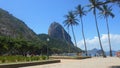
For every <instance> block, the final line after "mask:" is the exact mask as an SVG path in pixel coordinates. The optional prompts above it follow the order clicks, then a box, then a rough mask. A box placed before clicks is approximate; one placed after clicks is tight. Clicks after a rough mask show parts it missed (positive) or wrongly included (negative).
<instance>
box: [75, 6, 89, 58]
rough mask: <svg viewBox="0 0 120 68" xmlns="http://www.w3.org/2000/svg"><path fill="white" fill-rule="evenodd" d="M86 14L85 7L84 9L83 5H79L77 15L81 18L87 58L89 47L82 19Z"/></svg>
mask: <svg viewBox="0 0 120 68" xmlns="http://www.w3.org/2000/svg"><path fill="white" fill-rule="evenodd" d="M85 12H86V11H84V7H82V6H81V5H78V6H77V7H76V11H75V14H77V15H79V17H80V21H81V28H82V36H83V39H84V46H85V53H86V56H88V53H87V46H86V40H85V35H84V26H83V21H82V17H83V16H84V15H85Z"/></svg>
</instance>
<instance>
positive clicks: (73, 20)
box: [64, 11, 78, 47]
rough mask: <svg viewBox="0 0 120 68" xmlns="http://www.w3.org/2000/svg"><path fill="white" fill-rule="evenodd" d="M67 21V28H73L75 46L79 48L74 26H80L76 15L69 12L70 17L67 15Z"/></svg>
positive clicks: (65, 22)
mask: <svg viewBox="0 0 120 68" xmlns="http://www.w3.org/2000/svg"><path fill="white" fill-rule="evenodd" d="M65 18H66V20H65V21H64V24H65V26H66V25H67V26H68V27H69V26H71V29H72V33H73V37H74V42H75V46H76V47H77V42H76V38H75V34H74V30H73V26H74V25H78V22H77V19H76V18H75V15H74V13H73V12H72V11H70V12H68V15H65Z"/></svg>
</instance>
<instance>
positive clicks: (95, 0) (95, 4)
mask: <svg viewBox="0 0 120 68" xmlns="http://www.w3.org/2000/svg"><path fill="white" fill-rule="evenodd" d="M89 2H90V3H91V4H90V5H88V7H90V10H89V11H91V10H93V14H94V18H95V24H96V29H97V33H98V38H99V44H100V47H101V50H102V54H103V57H106V55H105V53H104V50H103V47H102V42H101V39H100V32H99V28H98V22H97V18H96V9H101V8H100V6H99V5H98V4H99V3H101V2H99V0H89Z"/></svg>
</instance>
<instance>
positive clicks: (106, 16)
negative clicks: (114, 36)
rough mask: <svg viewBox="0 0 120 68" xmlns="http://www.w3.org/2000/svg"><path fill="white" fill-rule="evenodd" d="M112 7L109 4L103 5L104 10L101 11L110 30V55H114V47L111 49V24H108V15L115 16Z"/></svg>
mask: <svg viewBox="0 0 120 68" xmlns="http://www.w3.org/2000/svg"><path fill="white" fill-rule="evenodd" d="M111 11H112V9H111V7H108V6H107V5H103V7H102V11H101V12H100V14H101V15H103V16H104V17H105V19H106V25H107V30H108V41H109V47H110V56H112V49H111V42H110V31H109V24H108V17H109V16H111V17H112V18H113V17H114V14H113V13H112V12H111Z"/></svg>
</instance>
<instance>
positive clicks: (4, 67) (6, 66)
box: [0, 60, 60, 68]
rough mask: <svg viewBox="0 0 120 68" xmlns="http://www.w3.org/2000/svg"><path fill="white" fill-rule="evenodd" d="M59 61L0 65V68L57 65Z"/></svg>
mask: <svg viewBox="0 0 120 68" xmlns="http://www.w3.org/2000/svg"><path fill="white" fill-rule="evenodd" d="M59 62H60V60H45V61H35V62H21V63H20V62H19V63H9V64H0V68H18V67H26V66H34V65H43V64H51V63H59Z"/></svg>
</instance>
